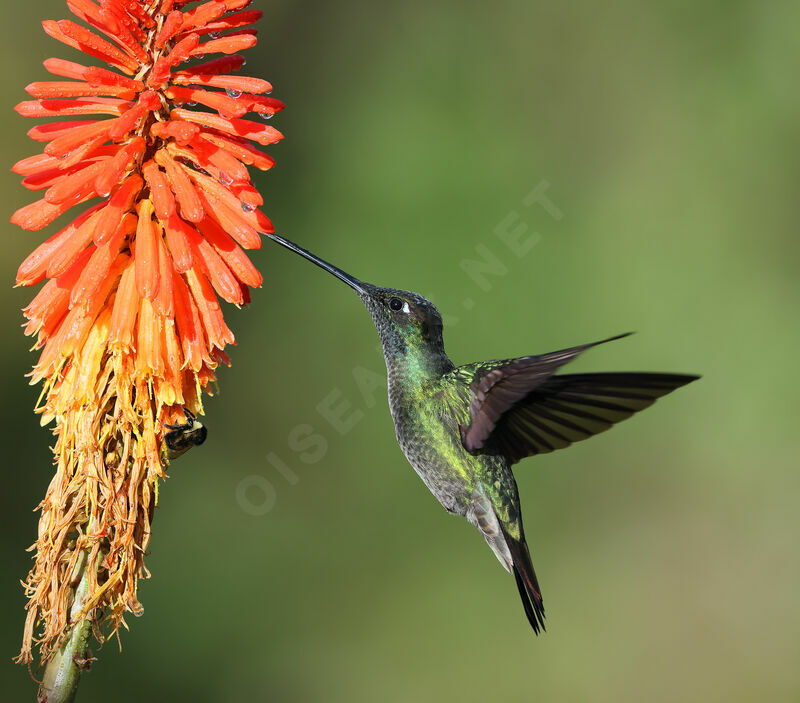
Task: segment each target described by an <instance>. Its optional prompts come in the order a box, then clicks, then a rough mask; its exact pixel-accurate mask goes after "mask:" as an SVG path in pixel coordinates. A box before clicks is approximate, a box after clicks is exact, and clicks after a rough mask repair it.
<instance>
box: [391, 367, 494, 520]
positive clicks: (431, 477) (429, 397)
mask: <svg viewBox="0 0 800 703" xmlns="http://www.w3.org/2000/svg"><path fill="white" fill-rule="evenodd" d="M389 407H390V409H391V413H392V418H393V420H394V426H395V433H396V435H397V442H398V444H399V445H400V448H401V449H402V451H403V454H405V456H406V458H407V459H408V461H409V463H410V464H411V466H412V467H414V470H415V471H416V472H417V474H418V475H419V476H420V478H421V479H422V480H423V481H424V482H425V485H426V486H427V487H428V489H429V490H430V491H431V493H433V495H434V496H435V497H436V498H437V500H438V501H439V502H440V503H441V504H442V506H443V507H444V508H445V509H446V510H447V511H448V512H451V513H456V514H458V515H466V513H467V510H468V509H469V506H470V502H471V498H472V495H473V492H474V491H475V488H476V485H477V482H478V481H479V480H481V479H482V477H484V476H487V475H493V474H496V473H501V472H502V470H503V467H502V466H500V465H499V464H501V463H502V462H503V461H504V459H503V457H500V456H494V455H491V454H481V455H473V454H470V453H469V452H468V451H467V450H466V449H465V448H464V445H463V444H462V443H461V431H460V429H459V423H460V422H461V421H462V418H459V417H458V410H457V409H456V408H453V407H452V406H451V405H450V404H449V403H447V402H444V401H443V399H442V398H441V397H440V396H439V395H435V394H430V393H428V392H427V386H426V384H424V383H420V384H413V383H412V384H408V383H404V382H399V381H397V380H396V379H394V381H393V379H392V375H391V373H390V376H389ZM494 464H498V466H496V467H495V466H494Z"/></svg>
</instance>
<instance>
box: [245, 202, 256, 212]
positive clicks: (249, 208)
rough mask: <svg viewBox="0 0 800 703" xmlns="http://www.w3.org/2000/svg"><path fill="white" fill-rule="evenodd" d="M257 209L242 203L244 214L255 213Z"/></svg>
mask: <svg viewBox="0 0 800 703" xmlns="http://www.w3.org/2000/svg"><path fill="white" fill-rule="evenodd" d="M255 209H256V206H255V205H252V204H250V203H242V211H243V212H253V210H255Z"/></svg>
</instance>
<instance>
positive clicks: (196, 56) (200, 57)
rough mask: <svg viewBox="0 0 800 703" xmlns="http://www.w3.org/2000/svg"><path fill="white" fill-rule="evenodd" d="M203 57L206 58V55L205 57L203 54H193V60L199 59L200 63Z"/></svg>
mask: <svg viewBox="0 0 800 703" xmlns="http://www.w3.org/2000/svg"><path fill="white" fill-rule="evenodd" d="M205 57H206V55H205V54H195V55H194V58H196V59H200V60H201V61H202V60H203V59H204V58H205Z"/></svg>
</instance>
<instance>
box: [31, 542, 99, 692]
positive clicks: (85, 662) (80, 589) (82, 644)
mask: <svg viewBox="0 0 800 703" xmlns="http://www.w3.org/2000/svg"><path fill="white" fill-rule="evenodd" d="M87 556H88V555H87V554H86V552H82V554H81V556H80V557H79V559H78V571H77V574H76V576H77V578H78V579H79V580H78V582H77V585H76V587H75V593H74V601H73V604H72V608H71V610H70V623H69V626H70V628H71V631H70V634H69V636H68V638H67V640H66V642H65V643H64V644H63V645H62V646H61V647H60V649H59V650H58V651H57V652H55V653H54V654H53V656H52V658H51V659H50V661H48V662H47V666H46V667H45V671H44V678H43V680H42V683H41V684H40V685H39V694H38V696H37V699H36V700H37V703H72V701H74V700H75V695H76V693H77V691H78V684H79V683H80V678H81V673H82V672H83V670H84V669H88V668H89V664H90V662H91V656H90V654H89V638H90V636H91V634H92V623H91V620H90V619H89V618H88V617H87V616H86V614H85V613H84V612H83V607H84V604H85V603H86V599H87V597H88V595H89V577H88V574H87V573H86V557H87Z"/></svg>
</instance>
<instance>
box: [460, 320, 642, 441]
mask: <svg viewBox="0 0 800 703" xmlns="http://www.w3.org/2000/svg"><path fill="white" fill-rule="evenodd" d="M630 334H631V333H630V332H628V333H626V334H619V335H616V336H614V337H609V338H608V339H603V340H601V341H599V342H593V343H591V344H581V345H579V346H577V347H569V348H568V349H561V350H559V351H555V352H550V353H549V354H537V355H536V356H522V357H519V358H516V359H503V360H500V361H484V362H480V363H477V364H467V365H466V366H459V367H458V368H456V369H454V370H453V371H452V372H451V373H450V374H449V375H452V376H453V377H455V378H456V379H458V381H460V383H458V384H457V385H459V386H461V387H462V388H463V387H467V388H468V390H469V422H468V423H467V424H465V425H462V427H461V439H462V441H463V443H464V446H465V447H466V448H467V449H468V450H469V451H475V450H476V449H480V448H482V447H483V445H484V442H485V441H486V440H487V439H488V437H489V435H490V434H491V433H492V431H493V430H494V428H495V426H496V425H497V423H498V421H499V420H500V418H501V416H502V415H503V414H504V413H505V412H506V411H507V410H509V409H510V408H512V407H513V406H514V405H515V404H516V403H518V402H519V401H521V400H523V399H524V398H525V397H527V396H528V395H529V394H530V393H531V391H533V390H534V389H535V388H536V387H537V386H539V385H541V384H542V383H544V382H545V381H546V380H547V379H548V378H550V377H551V376H552V375H553V374H554V373H555V372H556V371H558V369H559V368H561V367H562V366H563V365H564V364H566V363H569V362H570V361H572V360H573V359H574V358H575V357H576V356H578V355H579V354H581V353H583V352H585V351H586V350H587V349H590V348H591V347H596V346H597V345H598V344H605V343H606V342H612V341H614V340H616V339H622V338H623V337H627V336H629V335H630Z"/></svg>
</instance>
